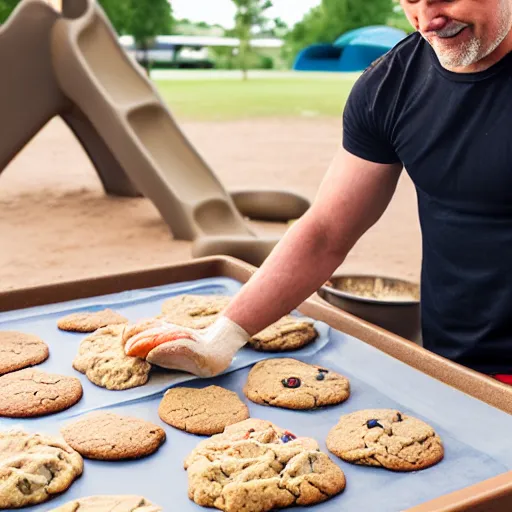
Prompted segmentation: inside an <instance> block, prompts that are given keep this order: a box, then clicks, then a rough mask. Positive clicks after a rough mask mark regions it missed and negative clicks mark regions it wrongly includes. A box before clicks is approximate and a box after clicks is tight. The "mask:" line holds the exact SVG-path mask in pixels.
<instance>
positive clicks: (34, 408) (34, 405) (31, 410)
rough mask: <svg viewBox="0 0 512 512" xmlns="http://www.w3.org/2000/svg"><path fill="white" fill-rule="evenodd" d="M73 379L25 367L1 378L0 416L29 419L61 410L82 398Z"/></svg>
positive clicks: (77, 384) (79, 389)
mask: <svg viewBox="0 0 512 512" xmlns="http://www.w3.org/2000/svg"><path fill="white" fill-rule="evenodd" d="M82 393H83V391H82V384H80V381H79V380H78V379H77V378H75V377H67V376H65V375H57V374H53V373H46V372H42V371H39V370H35V369H33V368H26V369H24V370H19V371H17V372H13V373H8V374H7V375H3V376H2V377H0V416H7V417H9V418H28V417H32V416H44V415H46V414H54V413H56V412H60V411H63V410H65V409H68V408H70V407H71V406H73V405H75V404H76V403H77V402H78V401H79V400H80V399H81V398H82Z"/></svg>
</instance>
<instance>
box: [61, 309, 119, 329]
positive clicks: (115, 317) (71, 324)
mask: <svg viewBox="0 0 512 512" xmlns="http://www.w3.org/2000/svg"><path fill="white" fill-rule="evenodd" d="M127 322H128V319H127V318H125V317H124V316H122V315H120V314H119V313H116V312H115V311H112V310H111V309H104V310H102V311H94V312H88V311H85V312H83V313H72V314H70V315H67V316H65V317H64V318H61V319H59V320H58V322H57V327H58V328H59V329H61V330H62V331H70V332H94V331H96V330H97V329H101V328H102V327H106V326H107V325H118V324H126V323H127Z"/></svg>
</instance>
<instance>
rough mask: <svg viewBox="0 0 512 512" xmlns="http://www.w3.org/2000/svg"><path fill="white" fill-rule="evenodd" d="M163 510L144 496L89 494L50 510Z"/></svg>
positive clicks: (139, 511) (80, 511) (124, 511)
mask: <svg viewBox="0 0 512 512" xmlns="http://www.w3.org/2000/svg"><path fill="white" fill-rule="evenodd" d="M114 511H119V512H163V508H161V507H159V506H157V505H153V503H151V502H150V501H148V500H147V499H146V498H143V497H142V496H130V495H126V496H108V495H106V496H89V497H87V498H80V499H78V500H73V501H70V502H69V503H66V504H65V505H62V506H61V507H58V508H54V509H52V510H50V511H49V512H114Z"/></svg>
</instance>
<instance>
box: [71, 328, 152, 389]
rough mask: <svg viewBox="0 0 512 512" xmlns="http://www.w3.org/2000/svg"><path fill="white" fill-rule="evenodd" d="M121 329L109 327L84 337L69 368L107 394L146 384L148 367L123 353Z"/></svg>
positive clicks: (141, 361)
mask: <svg viewBox="0 0 512 512" xmlns="http://www.w3.org/2000/svg"><path fill="white" fill-rule="evenodd" d="M123 329H124V326H123V325H109V326H107V327H103V328H101V329H98V330H97V331H95V332H94V333H92V334H89V336H86V337H85V338H84V339H83V340H82V341H81V343H80V347H79V348H78V355H77V356H76V357H75V359H74V360H73V368H75V370H77V371H79V372H81V373H84V374H85V375H86V376H87V378H88V379H89V380H90V381H91V382H92V383H94V384H96V385H97V386H100V387H102V388H107V389H110V390H123V389H129V388H134V387H137V386H142V385H144V384H146V382H147V381H148V379H149V372H150V370H151V365H150V364H149V363H147V362H146V361H144V359H140V358H138V357H130V356H127V355H126V354H125V353H124V347H123V342H122V335H123Z"/></svg>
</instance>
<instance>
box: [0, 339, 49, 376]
mask: <svg viewBox="0 0 512 512" xmlns="http://www.w3.org/2000/svg"><path fill="white" fill-rule="evenodd" d="M49 354H50V352H49V350H48V345H46V343H45V342H44V341H43V340H41V339H39V338H38V337H37V336H34V335H33V334H25V333H23V332H16V331H0V375H4V374H6V373H9V372H15V371H16V370H22V369H23V368H27V367H29V366H34V365H36V364H39V363H42V362H43V361H46V360H47V359H48V356H49Z"/></svg>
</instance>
